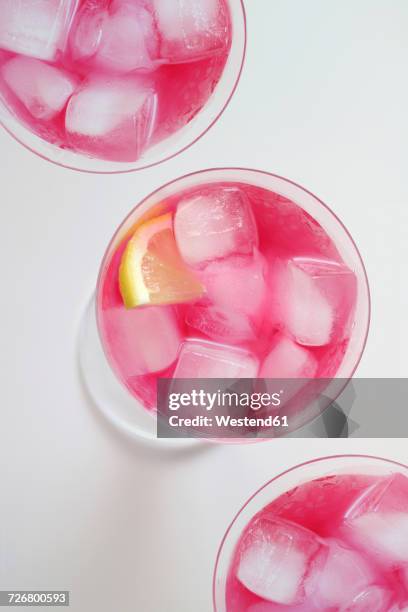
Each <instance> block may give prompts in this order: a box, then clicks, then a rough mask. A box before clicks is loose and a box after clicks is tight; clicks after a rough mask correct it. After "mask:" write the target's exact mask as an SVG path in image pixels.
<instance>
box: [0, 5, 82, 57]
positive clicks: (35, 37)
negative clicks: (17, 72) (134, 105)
mask: <svg viewBox="0 0 408 612" xmlns="http://www.w3.org/2000/svg"><path fill="white" fill-rule="evenodd" d="M77 3H78V2H77V0H2V2H1V4H0V48H2V49H6V50H7V51H12V52H13V53H21V54H22V55H28V56H30V57H36V58H38V59H43V60H48V61H52V60H54V59H55V57H56V54H57V51H58V49H61V50H63V49H64V45H65V42H66V39H67V36H68V31H69V26H70V20H71V19H72V17H73V14H74V11H75V8H76V6H77Z"/></svg>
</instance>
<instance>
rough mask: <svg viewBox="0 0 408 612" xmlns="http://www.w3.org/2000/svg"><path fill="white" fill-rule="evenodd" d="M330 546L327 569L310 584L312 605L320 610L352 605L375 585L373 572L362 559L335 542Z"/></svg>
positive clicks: (324, 568)
mask: <svg viewBox="0 0 408 612" xmlns="http://www.w3.org/2000/svg"><path fill="white" fill-rule="evenodd" d="M327 543H328V544H329V554H328V557H327V560H326V562H325V564H324V567H323V568H322V569H321V571H320V572H316V573H315V574H314V576H313V578H312V579H311V580H310V582H309V589H310V592H311V593H312V599H313V603H314V605H315V606H316V607H317V609H319V610H326V609H331V608H332V607H333V608H337V606H341V605H344V604H345V603H348V602H350V601H351V600H352V599H353V598H354V597H356V596H357V595H358V594H359V593H361V592H362V591H364V589H366V588H367V587H368V586H370V584H371V583H372V581H373V574H372V571H371V568H370V567H369V566H368V564H367V563H366V561H365V560H364V559H363V558H362V557H361V555H359V554H358V553H357V552H355V551H353V550H350V549H348V548H345V547H344V546H342V545H341V544H340V543H339V542H337V541H336V540H328V541H327ZM309 589H308V590H309Z"/></svg>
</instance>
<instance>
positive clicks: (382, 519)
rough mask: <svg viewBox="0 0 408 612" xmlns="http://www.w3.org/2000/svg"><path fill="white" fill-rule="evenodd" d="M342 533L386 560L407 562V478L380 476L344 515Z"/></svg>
mask: <svg viewBox="0 0 408 612" xmlns="http://www.w3.org/2000/svg"><path fill="white" fill-rule="evenodd" d="M345 535H346V537H348V538H349V539H350V540H351V541H352V542H353V543H354V544H356V545H358V546H360V547H362V548H363V549H366V550H368V551H371V552H374V553H375V554H376V556H377V557H378V559H379V560H382V562H384V563H386V564H393V565H394V564H395V565H397V564H401V563H402V564H404V563H408V478H406V477H405V476H403V475H402V474H393V475H391V476H389V477H385V478H382V479H380V480H379V481H378V482H376V483H375V484H374V485H372V486H371V487H369V488H368V489H367V490H366V491H364V493H363V494H362V495H361V496H360V497H359V498H358V499H357V500H356V501H355V502H354V503H353V505H352V506H351V508H349V510H348V511H347V513H346V515H345Z"/></svg>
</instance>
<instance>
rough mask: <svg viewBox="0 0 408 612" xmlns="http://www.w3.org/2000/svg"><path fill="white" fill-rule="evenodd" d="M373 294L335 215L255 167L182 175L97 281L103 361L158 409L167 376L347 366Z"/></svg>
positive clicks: (354, 358)
mask: <svg viewBox="0 0 408 612" xmlns="http://www.w3.org/2000/svg"><path fill="white" fill-rule="evenodd" d="M368 307H369V306H368V290H367V284H366V278H365V274H364V269H363V266H362V263H361V260H360V258H359V255H358V253H357V251H356V249H355V246H354V244H353V243H352V241H351V239H350V238H349V236H348V234H347V233H346V231H345V230H344V228H343V227H342V226H341V224H340V223H339V222H338V220H337V219H336V218H335V217H334V216H333V215H332V214H331V213H330V212H329V211H328V209H327V208H326V207H324V205H322V204H321V203H320V202H319V201H318V200H317V199H316V198H315V197H314V196H312V195H311V194H309V193H308V192H306V191H304V190H303V189H301V188H299V187H298V186H296V185H294V184H293V183H291V182H289V181H286V180H284V179H281V178H279V177H275V176H273V175H268V174H266V173H261V172H256V171H250V170H233V169H226V170H212V171H205V172H202V173H197V174H194V175H189V176H187V177H184V178H183V179H179V180H178V181H175V182H174V183H171V184H170V185H167V186H165V187H164V188H162V189H161V190H159V191H158V192H156V193H154V194H153V195H152V196H150V197H149V198H148V199H147V200H146V201H145V202H144V203H142V204H141V205H140V206H138V207H137V208H136V209H135V210H134V211H133V212H132V213H131V215H130V216H129V217H128V219H127V220H126V221H125V222H124V224H123V225H122V226H121V228H120V229H119V230H118V232H117V233H116V235H115V237H114V239H113V241H112V243H111V245H110V246H109V248H108V251H107V253H106V256H105V258H104V261H103V264H102V268H101V273H100V278H99V283H98V290H97V316H98V324H99V331H100V336H101V340H102V344H103V347H104V350H105V353H106V355H107V358H108V361H109V363H110V365H111V367H112V368H113V370H114V372H115V373H116V375H117V377H118V378H119V380H120V381H121V382H122V384H123V385H124V386H125V387H126V388H127V390H128V391H129V393H130V394H132V395H133V396H134V398H135V399H136V400H137V402H138V403H139V405H142V406H143V408H144V409H145V410H146V411H150V412H151V414H152V415H154V414H155V411H156V408H157V381H158V379H159V378H162V377H166V378H171V377H173V378H178V379H179V378H201V379H204V378H259V377H261V378H265V379H296V380H300V381H301V380H303V379H305V380H307V379H309V380H310V379H314V378H332V377H336V376H338V377H341V378H345V379H347V378H348V377H350V376H351V374H352V373H353V371H354V369H355V367H356V364H357V362H358V360H359V358H360V356H361V352H362V350H363V346H364V342H365V338H366V333H367V326H368ZM313 416H315V414H313V415H309V416H308V418H313ZM300 420H301V419H300Z"/></svg>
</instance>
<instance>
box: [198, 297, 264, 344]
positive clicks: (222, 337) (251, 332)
mask: <svg viewBox="0 0 408 612" xmlns="http://www.w3.org/2000/svg"><path fill="white" fill-rule="evenodd" d="M186 323H187V325H189V326H190V327H192V328H193V329H196V330H198V331H199V332H201V333H202V334H204V335H205V336H208V338H211V339H212V340H216V341H217V342H227V343H230V344H238V343H240V342H245V341H250V340H254V339H255V336H256V332H255V329H254V327H253V325H252V324H251V322H250V320H249V318H248V317H247V316H245V315H243V314H241V313H239V312H234V311H233V310H222V309H220V308H217V307H215V306H194V305H193V306H190V307H189V308H188V309H187V310H186Z"/></svg>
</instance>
